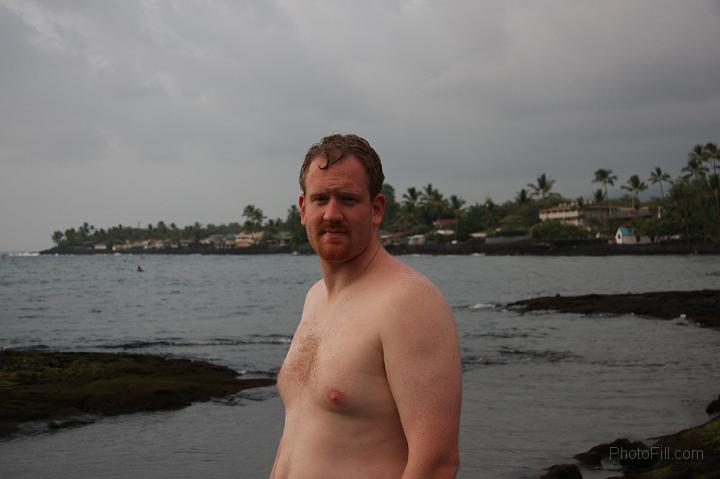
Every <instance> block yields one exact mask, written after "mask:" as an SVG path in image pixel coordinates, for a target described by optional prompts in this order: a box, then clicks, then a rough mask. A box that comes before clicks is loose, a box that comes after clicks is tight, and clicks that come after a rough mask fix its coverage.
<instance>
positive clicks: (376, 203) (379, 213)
mask: <svg viewBox="0 0 720 479" xmlns="http://www.w3.org/2000/svg"><path fill="white" fill-rule="evenodd" d="M384 214H385V195H383V194H382V193H378V194H377V195H375V198H374V199H373V202H372V215H373V224H374V225H375V226H380V224H381V223H382V219H383V215H384Z"/></svg>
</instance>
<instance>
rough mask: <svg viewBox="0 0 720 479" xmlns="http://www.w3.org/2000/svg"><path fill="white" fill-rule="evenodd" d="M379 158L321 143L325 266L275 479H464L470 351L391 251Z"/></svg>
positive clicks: (313, 190)
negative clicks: (463, 416)
mask: <svg viewBox="0 0 720 479" xmlns="http://www.w3.org/2000/svg"><path fill="white" fill-rule="evenodd" d="M383 180H384V176H383V173H382V166H381V164H380V158H379V157H378V155H377V153H376V152H375V150H373V148H372V147H371V146H370V145H369V144H368V143H367V141H365V140H364V139H362V138H360V137H358V136H356V135H333V136H329V137H326V138H324V139H323V140H322V141H321V143H319V144H316V145H313V146H312V147H311V148H310V150H309V151H308V153H307V155H306V157H305V162H304V164H303V167H302V170H301V173H300V185H301V187H302V192H303V193H302V195H301V196H300V199H299V206H300V215H301V220H302V223H303V224H304V225H305V228H306V230H307V236H308V239H309V240H310V244H311V246H312V247H313V249H314V250H315V252H316V253H317V254H318V256H319V257H320V265H321V269H322V279H321V280H320V281H318V282H317V283H315V285H313V286H312V287H311V288H310V291H309V292H308V294H307V297H306V298H305V305H304V309H303V313H302V318H301V319H300V324H299V326H298V328H297V331H296V332H295V335H294V337H293V341H292V344H291V345H290V349H289V351H288V354H287V357H286V358H285V361H284V363H283V366H282V368H281V370H280V373H279V375H278V381H277V387H278V391H279V392H280V396H281V397H282V400H283V402H284V405H285V428H284V431H283V435H282V438H281V439H280V444H279V446H278V450H277V454H276V457H275V462H274V464H273V467H272V471H271V473H270V477H271V479H286V478H289V479H323V478H332V479H354V478H372V479H385V478H388V479H390V478H392V479H400V478H402V479H431V478H453V477H455V474H456V472H457V468H458V462H459V461H458V425H459V417H460V399H461V370H460V353H459V348H458V340H457V332H456V330H455V323H454V321H453V318H452V315H451V313H450V310H449V308H448V305H447V302H446V301H445V299H444V298H443V296H442V294H441V293H440V292H439V291H438V290H437V288H436V287H435V286H434V285H433V284H432V283H431V282H430V281H429V280H428V279H426V278H425V277H423V276H422V275H421V274H420V273H418V272H416V271H415V270H413V269H411V268H410V267H408V266H406V265H405V264H403V263H401V262H400V261H398V260H396V259H395V258H393V257H392V256H390V255H389V254H388V253H387V252H386V251H385V249H384V248H383V247H382V244H381V243H380V236H379V228H380V223H381V222H382V217H383V211H384V207H385V197H384V196H383V195H382V194H381V193H380V191H381V188H382V183H383Z"/></svg>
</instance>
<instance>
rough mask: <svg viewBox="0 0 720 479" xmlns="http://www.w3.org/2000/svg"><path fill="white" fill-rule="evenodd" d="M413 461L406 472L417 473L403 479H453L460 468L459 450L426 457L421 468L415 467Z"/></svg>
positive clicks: (404, 476) (455, 449)
mask: <svg viewBox="0 0 720 479" xmlns="http://www.w3.org/2000/svg"><path fill="white" fill-rule="evenodd" d="M413 462H414V461H412V459H411V460H410V461H409V463H408V468H407V469H406V472H410V471H415V472H417V474H415V472H412V473H411V474H405V475H403V479H405V478H406V477H407V478H408V479H409V478H415V477H417V478H431V479H453V478H454V477H455V475H456V474H457V471H458V469H459V467H460V453H459V452H458V449H457V448H453V449H451V450H447V451H443V452H442V453H440V452H438V453H437V454H433V455H432V456H426V457H425V458H424V460H423V461H421V463H424V464H423V465H420V464H419V463H418V464H417V465H418V466H419V467H413Z"/></svg>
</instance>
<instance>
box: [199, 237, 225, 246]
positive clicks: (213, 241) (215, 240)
mask: <svg viewBox="0 0 720 479" xmlns="http://www.w3.org/2000/svg"><path fill="white" fill-rule="evenodd" d="M223 241H225V237H224V236H223V235H210V236H208V237H207V238H203V239H201V240H200V244H204V245H213V246H222V244H223Z"/></svg>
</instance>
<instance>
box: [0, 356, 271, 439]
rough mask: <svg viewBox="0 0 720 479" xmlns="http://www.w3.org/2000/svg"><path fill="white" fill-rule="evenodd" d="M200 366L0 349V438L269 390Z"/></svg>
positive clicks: (267, 381)
mask: <svg viewBox="0 0 720 479" xmlns="http://www.w3.org/2000/svg"><path fill="white" fill-rule="evenodd" d="M237 376H238V373H237V372H236V371H234V370H232V369H230V368H227V367H224V366H218V365H215V364H211V363H208V362H205V361H193V360H190V359H176V358H163V357H160V356H153V355H143V354H114V353H78V352H47V351H36V350H30V351H28V350H12V349H10V350H0V435H7V434H9V433H11V432H13V431H14V430H16V427H17V426H18V425H19V424H21V423H23V422H27V421H37V420H53V419H58V418H63V417H68V416H74V415H82V414H94V415H105V416H113V415H118V414H127V413H133V412H139V411H159V410H170V409H180V408H183V407H185V406H188V405H190V404H191V403H192V402H196V401H207V400H209V399H211V398H218V397H223V396H227V395H230V394H234V393H236V392H238V391H240V390H242V389H248V388H253V387H263V386H271V385H273V384H275V379H273V378H255V379H242V378H238V377H237Z"/></svg>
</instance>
